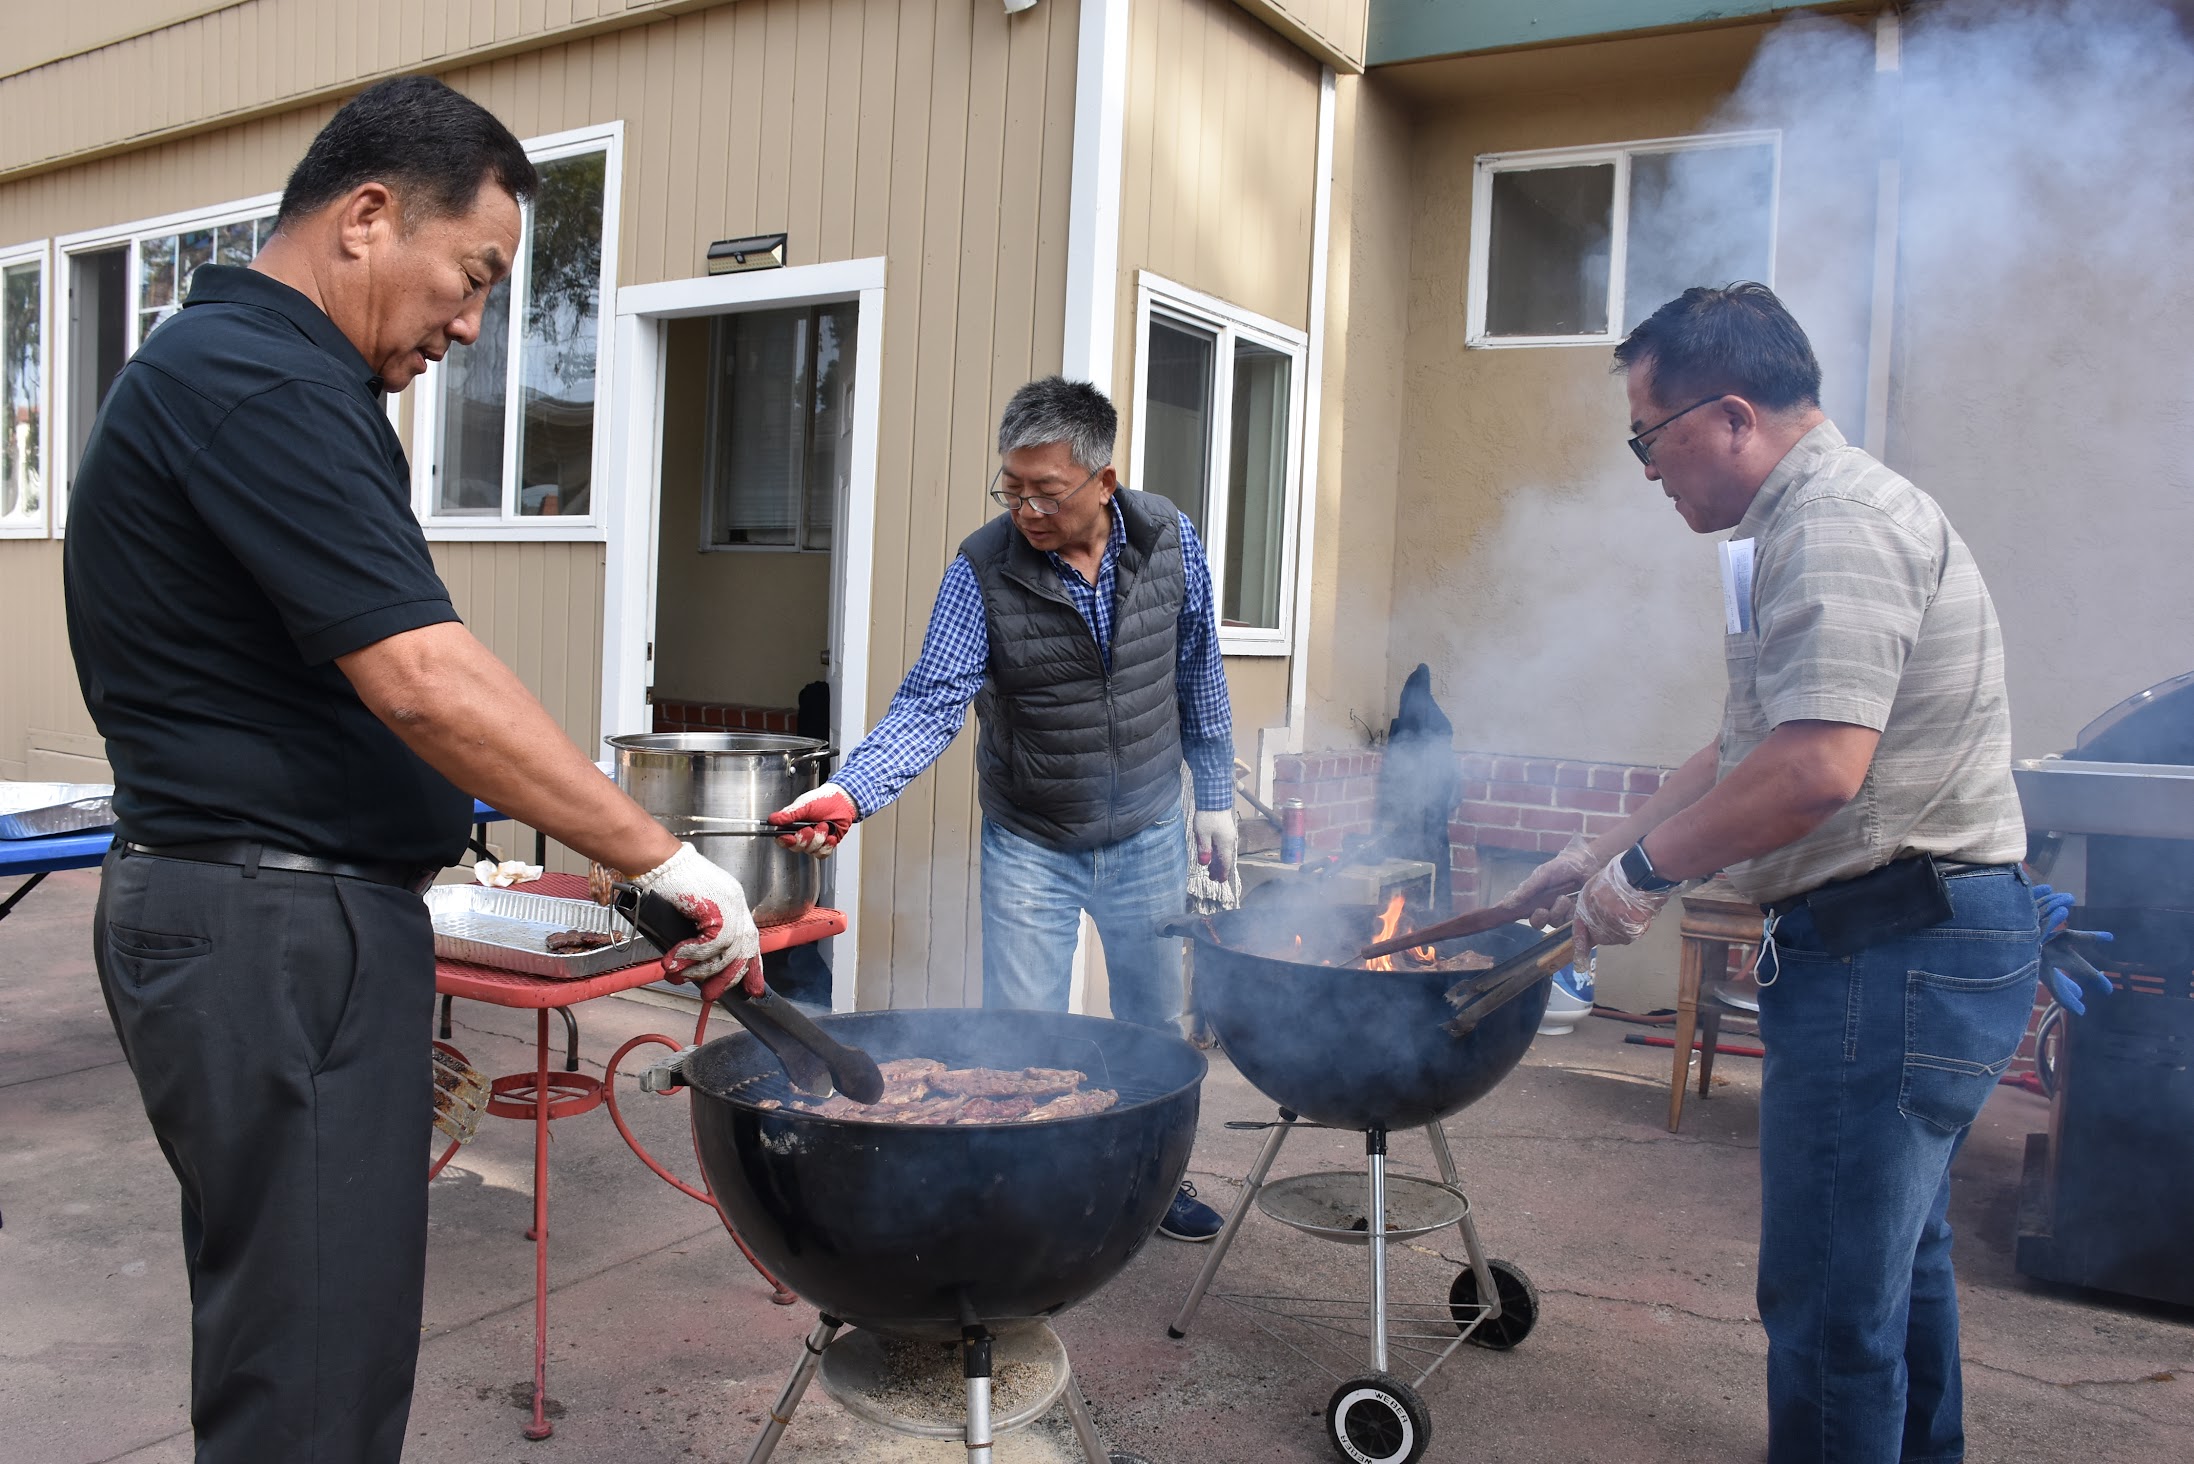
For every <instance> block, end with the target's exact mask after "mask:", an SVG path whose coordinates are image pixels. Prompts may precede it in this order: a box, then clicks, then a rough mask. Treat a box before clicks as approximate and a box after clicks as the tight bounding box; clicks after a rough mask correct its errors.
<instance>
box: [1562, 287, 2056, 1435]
mask: <svg viewBox="0 0 2194 1464" xmlns="http://www.w3.org/2000/svg"><path fill="white" fill-rule="evenodd" d="M1615 361H1616V368H1617V369H1618V370H1620V371H1623V372H1624V373H1626V390H1627V393H1628V396H1629V403H1630V412H1631V419H1632V420H1631V431H1632V432H1633V433H1634V434H1635V435H1634V436H1633V437H1631V439H1630V447H1631V451H1632V452H1634V453H1635V454H1636V455H1637V457H1638V460H1639V461H1640V462H1641V463H1643V464H1644V466H1645V473H1646V477H1647V478H1648V479H1649V480H1651V481H1653V482H1656V483H1658V484H1659V485H1660V486H1661V489H1662V491H1663V492H1664V493H1666V494H1667V496H1668V498H1669V499H1670V501H1671V502H1672V503H1673V504H1674V505H1675V507H1676V510H1677V512H1678V513H1679V514H1681V515H1682V516H1683V518H1684V521H1685V522H1686V523H1687V524H1689V525H1690V527H1691V528H1692V530H1693V531H1694V532H1697V533H1702V534H1716V533H1722V532H1724V531H1727V530H1735V532H1734V533H1733V534H1732V535H1731V536H1730V539H1729V541H1728V542H1727V543H1726V544H1724V545H1723V546H1722V561H1723V575H1724V589H1725V604H1726V613H1727V625H1726V627H1725V630H1726V633H1725V636H1724V639H1723V655H1724V659H1725V661H1726V662H1727V667H1728V673H1729V691H1728V699H1727V702H1726V703H1725V706H1724V708H1723V713H1722V724H1721V730H1720V733H1719V735H1718V736H1717V737H1716V739H1715V740H1714V741H1713V742H1711V743H1709V744H1708V745H1707V746H1706V747H1704V748H1702V749H1700V751H1699V752H1698V753H1697V754H1696V755H1694V756H1693V757H1692V758H1691V759H1690V760H1689V761H1688V762H1686V763H1685V764H1684V765H1683V767H1682V768H1680V769H1678V770H1677V771H1676V773H1675V774H1673V775H1672V776H1671V777H1670V778H1669V779H1668V781H1667V782H1666V783H1664V784H1663V786H1662V788H1661V791H1660V792H1659V793H1658V794H1656V795H1655V796H1654V798H1653V799H1652V800H1651V801H1650V802H1649V803H1647V804H1646V806H1645V807H1644V808H1642V809H1640V810H1639V811H1638V812H1637V813H1636V814H1634V815H1632V816H1631V817H1630V818H1629V819H1626V820H1625V821H1624V822H1623V824H1622V825H1621V826H1619V827H1618V828H1616V829H1615V830H1613V831H1611V832H1610V833H1608V834H1606V835H1604V836H1602V837H1601V838H1599V839H1596V840H1592V841H1589V842H1587V841H1585V840H1582V839H1580V840H1577V841H1575V842H1574V843H1573V844H1572V845H1571V847H1570V848H1569V849H1566V850H1564V851H1563V853H1562V854H1560V855H1558V856H1556V857H1555V858H1554V859H1553V860H1551V861H1549V862H1548V863H1547V864H1545V865H1543V866H1541V867H1540V868H1539V869H1538V870H1537V871H1535V872H1534V873H1533V875H1532V876H1531V877H1530V879H1529V880H1527V881H1526V883H1525V885H1524V886H1523V888H1522V889H1521V890H1520V891H1519V893H1528V894H1532V895H1536V896H1538V897H1540V898H1541V899H1543V900H1544V901H1545V902H1546V903H1547V904H1548V905H1549V907H1550V908H1549V909H1548V910H1546V911H1544V912H1543V914H1545V915H1546V916H1547V917H1548V918H1569V916H1570V915H1571V914H1572V912H1574V916H1575V919H1576V921H1577V934H1578V939H1579V941H1580V943H1581V944H1589V943H1592V942H1597V943H1599V944H1603V945H1604V944H1620V943H1625V942H1628V941H1631V940H1634V939H1636V938H1637V937H1638V936H1639V935H1640V934H1642V933H1643V932H1644V930H1645V928H1646V926H1647V924H1648V923H1649V922H1650V921H1651V920H1652V918H1653V916H1654V914H1655V913H1656V912H1657V911H1658V910H1659V909H1660V908H1661V907H1662V905H1664V904H1665V903H1666V902H1667V900H1668V898H1669V895H1670V894H1671V892H1672V891H1673V890H1674V889H1675V888H1676V886H1677V885H1678V884H1679V883H1681V882H1684V881H1688V880H1694V879H1700V878H1704V877H1707V876H1710V875H1712V874H1713V873H1714V872H1715V871H1717V870H1720V871H1723V872H1724V873H1725V874H1726V875H1727V876H1728V878H1729V880H1730V882H1731V883H1732V884H1734V885H1735V886H1736V887H1737V888H1738V890H1739V891H1741V892H1742V893H1743V894H1744V895H1746V896H1747V897H1748V898H1750V899H1754V900H1757V901H1759V902H1760V903H1761V904H1762V905H1763V906H1765V907H1766V910H1767V928H1766V935H1767V939H1766V941H1765V949H1764V953H1763V959H1762V963H1761V971H1760V984H1761V992H1760V1032H1761V1035H1762V1037H1763V1039H1764V1041H1765V1045H1766V1048H1767V1061H1766V1070H1765V1074H1764V1077H1763V1086H1762V1091H1761V1098H1760V1181H1761V1240H1760V1266H1759V1304H1760V1317H1761V1320H1762V1322H1763V1323H1764V1324H1765V1325H1766V1328H1767V1334H1768V1437H1769V1444H1768V1447H1769V1457H1770V1459H1771V1460H1772V1461H1773V1464H1809V1461H1835V1464H1888V1461H1906V1464H1920V1461H1947V1460H1957V1459H1962V1458H1963V1457H1964V1452H1965V1435H1964V1424H1963V1416H1962V1400H1961V1387H1960V1368H1959V1359H1958V1311H1957V1292H1956V1287H1955V1284H1954V1280H1953V1277H1952V1272H1951V1260H1950V1227H1949V1224H1948V1221H1947V1218H1946V1209H1947V1206H1948V1203H1949V1197H1950V1186H1949V1169H1950V1162H1951V1160H1952V1158H1953V1157H1954V1156H1955V1155H1956V1153H1957V1150H1958V1146H1959V1144H1960V1143H1961V1142H1962V1141H1963V1139H1964V1137H1965V1134H1966V1130H1967V1128H1968V1126H1969V1125H1970V1124H1971V1123H1972V1121H1973V1118H1974V1116H1975V1115H1976V1114H1977V1113H1978V1112H1979V1111H1980V1107H1981V1104H1982V1102H1983V1101H1984V1100H1985V1099H1986V1098H1987V1096H1988V1094H1989V1092H1990V1090H1991V1089H1992V1088H1993V1087H1994V1085H1995V1081H1996V1078H1997V1076H1998V1075H1999V1074H2001V1073H2002V1071H2003V1070H2004V1068H2005V1067H2006V1065H2008V1063H2009V1062H2010V1059H2011V1056H2012V1053H2013V1051H2014V1050H2015V1049H2016V1047H2017V1045H2018V1042H2019V1038H2020V1035H2021V1034H2022V1032H2023V1031H2024V1028H2025V1024H2026V1018H2027V1013H2028V1011H2029V1009H2030V1008H2031V1006H2032V1003H2033V996H2034V985H2035V981H2036V978H2037V975H2038V973H2039V964H2038V962H2039V945H2038V942H2039V932H2038V930H2037V923H2036V916H2035V907H2034V901H2033V897H2032V894H2031V892H2030V889H2029V887H2028V885H2027V882H2026V878H2025V875H2024V874H2023V872H2022V871H2021V870H2020V869H2019V867H2018V864H2017V861H2018V860H2019V859H2020V858H2021V857H2022V856H2023V855H2024V853H2025V847H2026V836H2025V831H2024V823H2023V820H2022V819H2021V816H2020V810H2019V801H2018V795H2017V793H2016V792H2015V791H2014V789H2013V786H2012V781H2011V762H2010V759H2011V728H2010V713H2009V708H2008V705H2007V702H2006V700H2005V695H2004V681H2003V640H2002V635H2001V633H2000V632H1999V630H1998V628H1997V623H1996V612H1995V608H1994V606H1993V604H1992V603H1991V602H1990V600H1989V597H1988V590H1987V587H1986V586H1985V585H1983V584H1982V582H1981V575H1980V571H1979V569H1978V568H1977V567H1976V566H1975V564H1974V562H1973V556H1972V555H1971V553H1970V552H1968V550H1967V549H1966V546H1965V543H1964V541H1963V540H1961V539H1960V538H1959V537H1958V534H1957V531H1956V530H1955V529H1953V528H1952V527H1951V525H1950V522H1949V520H1948V519H1947V518H1946V517H1944V515H1943V511H1942V509H1941V508H1940V507H1939V506H1938V505H1937V504H1936V503H1935V501H1934V500H1933V499H1931V498H1929V497H1928V496H1927V495H1926V494H1924V493H1922V492H1920V490H1919V489H1917V488H1915V487H1913V485H1912V484H1911V483H1909V482H1907V481H1905V479H1903V478H1902V477H1899V476H1898V475H1897V474H1896V473H1894V472H1891V471H1890V470H1889V469H1888V468H1886V467H1884V466H1883V465H1882V464H1881V463H1879V462H1877V461H1875V460H1874V459H1873V458H1872V457H1870V456H1868V455H1867V454H1866V453H1864V452H1862V451H1861V450H1859V449H1858V448H1856V447H1853V446H1851V445H1850V444H1848V443H1847V442H1845V441H1844V438H1843V435H1842V434H1841V433H1839V432H1838V431H1837V430H1836V427H1835V424H1834V423H1832V422H1830V421H1829V420H1828V418H1827V417H1826V416H1825V415H1824V414H1823V413H1822V411H1821V408H1820V380H1821V371H1820V366H1819V364H1818V363H1817V362H1816V361H1815V359H1814V355H1813V349H1812V346H1811V345H1810V343H1808V341H1807V340H1806V337H1805V333H1804V331H1803V330H1802V329H1800V328H1799V326H1798V323H1797V322H1796V321H1795V320H1794V319H1792V318H1791V316H1790V314H1789V312H1788V311H1787V310H1785V309H1784V308H1783V305H1782V302H1781V301H1779V300H1778V299H1776V297H1775V296H1774V294H1773V293H1772V292H1771V291H1769V290H1768V289H1767V288H1766V287H1765V286H1762V285H1755V284H1740V285H1733V286H1731V287H1729V288H1727V289H1706V288H1695V289H1691V290H1687V291H1686V292H1685V293H1684V294H1683V296H1682V297H1681V298H1679V299H1676V300H1672V301H1670V302H1669V303H1668V304H1666V305H1664V306H1662V307H1661V309H1659V310H1658V311H1656V312H1655V313H1654V314H1653V315H1652V316H1651V317H1650V318H1649V319H1648V320H1646V321H1645V322H1644V323H1643V324H1641V325H1640V326H1639V327H1638V328H1637V329H1636V330H1635V331H1633V332H1632V333H1631V335H1630V336H1629V338H1628V339H1626V340H1625V341H1624V342H1623V343H1622V344H1621V345H1620V346H1619V347H1617V348H1616V352H1615ZM1580 887H1581V888H1580ZM1571 891H1576V892H1577V893H1575V894H1574V895H1569V894H1568V892H1571ZM1557 896H1567V897H1566V898H1563V899H1561V900H1559V901H1557V900H1556V897H1557Z"/></svg>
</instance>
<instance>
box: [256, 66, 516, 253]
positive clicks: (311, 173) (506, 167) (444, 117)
mask: <svg viewBox="0 0 2194 1464" xmlns="http://www.w3.org/2000/svg"><path fill="white" fill-rule="evenodd" d="M490 178H492V179H493V180H494V181H495V184H496V186H497V187H499V188H501V189H502V190H503V191H504V192H506V193H508V194H509V195H510V196H511V197H513V198H516V199H519V200H524V199H527V198H530V197H532V196H533V192H534V189H535V188H537V187H538V186H539V185H540V176H539V175H538V174H537V173H535V172H534V170H533V163H532V161H531V160H530V159H528V158H527V157H526V149H525V144H523V143H521V142H520V141H519V140H518V139H517V138H516V137H514V136H512V135H511V130H510V129H509V128H508V127H505V126H504V125H503V124H502V123H501V122H498V121H497V120H496V119H495V114H494V113H492V112H490V111H489V110H488V109H487V108H485V107H483V106H481V105H480V104H479V103H478V102H476V101H474V100H473V99H472V98H470V97H468V96H466V95H464V94H463V93H462V92H458V91H453V90H452V89H451V88H450V87H448V86H447V85H445V84H443V83H442V82H440V81H437V80H435V79H434V78H433V77H431V76H392V77H390V78H389V79H388V80H387V81H380V82H375V83H374V84H373V85H372V86H369V87H367V88H366V89H365V90H364V91H362V92H360V93H359V94H358V95H357V96H355V97H352V98H351V99H350V100H349V101H347V102H345V103H344V104H343V107H342V110H340V111H338V112H337V113H336V114H335V115H334V116H333V117H330V118H329V119H328V125H327V126H325V127H323V128H321V129H320V135H319V136H318V137H315V138H314V139H313V140H312V146H311V147H308V148H306V149H305V155H304V157H303V158H302V159H300V160H299V161H298V164H297V166H296V168H295V169H293V170H292V171H291V173H290V175H289V183H288V185H287V186H286V187H285V188H284V189H283V190H282V211H281V213H280V214H279V215H278V216H277V217H276V219H275V227H276V228H284V227H287V226H288V225H290V224H293V223H295V222H297V220H299V219H301V218H304V217H306V216H307V215H310V214H314V213H317V212H319V211H320V210H321V209H323V208H326V207H327V206H328V205H329V204H331V203H333V202H335V201H336V200H337V199H339V198H342V197H344V196H345V195H346V194H348V193H349V192H350V191H351V190H352V189H354V188H356V187H358V186H359V185H360V184H362V183H372V182H380V183H385V184H387V185H388V187H389V190H390V191H391V192H392V193H394V194H396V195H397V197H398V199H399V200H400V202H401V203H402V204H403V206H404V216H405V218H406V219H407V221H410V222H416V221H418V220H420V219H423V218H435V217H447V216H449V215H452V214H461V213H464V212H466V211H468V210H469V209H470V208H471V207H472V205H473V201H474V200H475V199H477V198H478V197H479V196H480V187H481V184H482V183H483V181H485V180H487V179H490Z"/></svg>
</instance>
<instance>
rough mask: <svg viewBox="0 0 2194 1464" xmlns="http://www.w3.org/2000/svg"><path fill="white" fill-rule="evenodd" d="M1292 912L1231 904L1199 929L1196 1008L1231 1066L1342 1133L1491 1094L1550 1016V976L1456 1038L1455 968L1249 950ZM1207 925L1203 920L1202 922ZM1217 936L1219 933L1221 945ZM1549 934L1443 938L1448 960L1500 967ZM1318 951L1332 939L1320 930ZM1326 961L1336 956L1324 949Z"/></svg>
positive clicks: (1355, 922)
mask: <svg viewBox="0 0 2194 1464" xmlns="http://www.w3.org/2000/svg"><path fill="white" fill-rule="evenodd" d="M1350 913H1352V914H1353V915H1354V916H1355V917H1356V918H1353V919H1351V920H1350V921H1349V922H1348V923H1349V926H1350V928H1351V930H1352V932H1353V933H1352V934H1351V935H1350V936H1349V937H1348V938H1347V939H1346V940H1344V941H1342V942H1340V944H1343V945H1347V946H1348V947H1350V948H1351V949H1353V948H1355V947H1357V946H1361V945H1362V944H1363V943H1364V942H1366V941H1368V940H1369V939H1370V938H1371V928H1372V912H1371V911H1370V910H1369V909H1364V910H1362V911H1357V912H1350ZM1276 919H1277V920H1280V921H1282V922H1283V923H1285V922H1286V920H1287V916H1286V915H1285V913H1284V912H1267V911H1262V910H1255V909H1250V910H1236V911H1229V912H1227V913H1225V914H1222V915H1216V916H1213V917H1211V920H1210V923H1209V925H1208V927H1203V928H1199V929H1196V930H1193V931H1191V932H1190V939H1191V940H1192V941H1194V942H1195V952H1196V1006H1197V1009H1198V1010H1199V1011H1201V1012H1202V1013H1203V1015H1204V1018H1205V1019H1206V1020H1207V1021H1209V1022H1210V1023H1211V1026H1212V1029H1213V1030H1214V1031H1216V1032H1217V1033H1218V1034H1219V1042H1220V1044H1221V1045H1222V1046H1223V1047H1225V1049H1226V1053H1227V1056H1228V1057H1230V1058H1232V1059H1233V1060H1234V1065H1235V1067H1236V1068H1238V1069H1239V1070H1240V1071H1241V1074H1242V1076H1243V1077H1245V1078H1247V1079H1248V1080H1249V1081H1250V1082H1251V1083H1252V1084H1254V1085H1255V1086H1256V1088H1257V1091H1259V1092H1260V1093H1263V1094H1264V1095H1265V1096H1266V1097H1267V1098H1270V1099H1271V1100H1272V1101H1273V1102H1275V1103H1277V1104H1279V1105H1280V1106H1281V1107H1283V1108H1286V1109H1289V1110H1290V1111H1292V1112H1294V1113H1297V1114H1299V1115H1301V1116H1302V1117H1304V1118H1307V1119H1310V1120H1312V1121H1314V1122H1317V1123H1323V1124H1330V1125H1332V1126H1333V1127H1335V1128H1349V1129H1369V1128H1388V1129H1401V1128H1416V1127H1419V1126H1421V1125H1423V1124H1428V1123H1432V1122H1434V1121H1436V1120H1438V1119H1442V1118H1445V1117H1447V1116H1448V1115H1449V1114H1451V1113H1455V1112H1458V1111H1460V1110H1461V1109H1463V1108H1466V1107H1468V1106H1469V1105H1471V1104H1472V1103H1475V1102H1477V1101H1478V1100H1479V1099H1480V1098H1483V1097H1484V1096H1485V1095H1486V1094H1487V1093H1490V1092H1492V1091H1493V1088H1494V1085H1495V1084H1497V1083H1499V1082H1500V1081H1501V1079H1503V1078H1505V1077H1507V1076H1508V1074H1509V1071H1510V1069H1512V1068H1514V1067H1515V1066H1516V1064H1517V1063H1518V1062H1519V1061H1521V1060H1522V1058H1523V1055H1524V1049H1526V1048H1528V1047H1529V1046H1531V1039H1532V1036H1533V1035H1534V1034H1535V1033H1536V1032H1537V1031H1538V1029H1539V1019H1540V1018H1541V1017H1543V1016H1545V1015H1546V1004H1547V999H1548V997H1549V996H1550V994H1551V992H1552V981H1551V978H1549V979H1548V980H1542V981H1540V982H1538V983H1536V984H1535V985H1533V986H1532V987H1530V988H1529V989H1528V990H1526V991H1524V992H1523V993H1522V994H1521V995H1519V996H1517V997H1516V998H1515V999H1514V1000H1512V1001H1509V1002H1508V1003H1506V1004H1505V1005H1503V1006H1502V1007H1500V1008H1499V1009H1497V1010H1495V1011H1493V1012H1490V1013H1488V1014H1487V1015H1486V1016H1485V1018H1484V1019H1483V1020H1482V1021H1480V1022H1479V1024H1478V1025H1477V1026H1476V1027H1475V1028H1473V1029H1472V1030H1471V1031H1470V1032H1468V1033H1466V1034H1464V1035H1463V1036H1461V1037H1455V1036H1451V1035H1449V1033H1448V1031H1447V1030H1446V1023H1447V1021H1448V1019H1449V1018H1450V1017H1453V1016H1454V1015H1455V1009H1454V1008H1453V1007H1451V1006H1449V1005H1448V1002H1447V990H1448V988H1449V987H1450V986H1453V985H1454V984H1455V983H1456V982H1458V981H1460V980H1463V979H1464V974H1465V973H1461V972H1453V971H1417V970H1411V969H1408V968H1407V966H1406V964H1405V966H1404V968H1403V969H1401V970H1395V971H1364V970H1358V969H1352V968H1349V967H1344V966H1328V965H1318V964H1314V963H1311V962H1304V961H1289V960H1279V959H1275V958H1273V957H1269V956H1261V955H1254V954H1251V952H1252V951H1254V950H1261V949H1272V948H1273V945H1274V937H1273V930H1274V921H1275V920H1276ZM1198 924H1199V925H1201V922H1198ZM1213 935H1216V936H1217V937H1218V938H1217V939H1216V940H1214V939H1213V938H1212V936H1213ZM1539 939H1540V933H1539V932H1538V931H1536V930H1534V929H1532V928H1531V927H1529V926H1525V925H1504V926H1501V927H1499V928H1497V929H1494V930H1489V931H1487V932H1486V933H1485V934H1483V935H1474V936H1470V937H1468V938H1466V939H1464V940H1459V941H1446V942H1442V943H1441V944H1440V945H1439V946H1438V947H1437V950H1438V951H1439V954H1440V955H1442V956H1453V955H1456V954H1459V953H1461V952H1463V951H1466V950H1472V951H1479V952H1482V953H1484V954H1486V955H1489V956H1491V957H1492V958H1493V959H1494V960H1495V961H1501V960H1504V959H1506V958H1507V957H1509V956H1513V955H1516V954H1518V953H1519V952H1521V951H1524V950H1526V949H1528V948H1530V947H1531V946H1533V945H1536V944H1537V943H1538V941H1539ZM1311 944H1312V946H1313V948H1314V949H1315V948H1317V947H1319V946H1321V945H1327V946H1330V945H1332V944H1333V943H1332V942H1331V941H1328V940H1325V939H1323V938H1322V935H1321V933H1319V932H1313V935H1312V937H1311ZM1328 953H1329V954H1332V953H1333V952H1332V951H1331V950H1329V951H1328Z"/></svg>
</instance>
